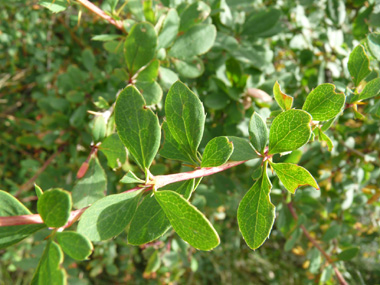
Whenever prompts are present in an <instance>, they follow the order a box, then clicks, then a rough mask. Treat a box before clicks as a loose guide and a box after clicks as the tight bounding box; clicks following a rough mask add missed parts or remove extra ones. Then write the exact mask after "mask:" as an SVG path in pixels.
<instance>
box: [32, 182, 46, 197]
mask: <svg viewBox="0 0 380 285" xmlns="http://www.w3.org/2000/svg"><path fill="white" fill-rule="evenodd" d="M34 191H36V195H37V198H38V199H39V198H40V197H41V196H42V194H43V193H44V191H42V189H41V187H40V186H38V185H37V184H36V183H34Z"/></svg>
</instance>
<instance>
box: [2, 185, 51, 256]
mask: <svg viewBox="0 0 380 285" xmlns="http://www.w3.org/2000/svg"><path fill="white" fill-rule="evenodd" d="M31 214H32V213H31V212H30V211H29V210H28V209H27V208H26V207H25V206H24V205H23V204H22V203H21V202H19V201H18V200H17V199H16V198H15V197H13V196H12V195H11V194H9V193H8V192H5V191H2V190H0V217H8V216H21V215H31ZM45 227H46V226H45V225H44V224H34V225H20V226H6V227H4V226H1V227H0V249H3V248H6V247H8V246H10V245H12V244H15V243H18V242H19V241H21V240H23V239H24V238H27V237H28V236H30V235H31V234H32V233H34V232H36V231H38V230H40V229H42V228H45Z"/></svg>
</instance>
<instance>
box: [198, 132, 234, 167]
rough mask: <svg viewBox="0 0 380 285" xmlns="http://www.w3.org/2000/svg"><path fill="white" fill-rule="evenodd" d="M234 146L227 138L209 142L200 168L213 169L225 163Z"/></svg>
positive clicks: (214, 139)
mask: <svg viewBox="0 0 380 285" xmlns="http://www.w3.org/2000/svg"><path fill="white" fill-rule="evenodd" d="M233 151H234V145H233V143H232V142H230V141H229V140H228V138H227V137H216V138H213V139H212V140H211V141H209V142H208V143H207V145H206V147H205V151H204V152H203V158H202V164H201V167H215V166H220V165H222V164H224V163H226V162H227V160H228V159H229V158H230V156H231V154H232V153H233Z"/></svg>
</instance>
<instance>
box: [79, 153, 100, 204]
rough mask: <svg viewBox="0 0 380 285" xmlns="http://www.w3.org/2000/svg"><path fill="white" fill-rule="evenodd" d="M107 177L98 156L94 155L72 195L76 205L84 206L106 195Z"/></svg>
mask: <svg viewBox="0 0 380 285" xmlns="http://www.w3.org/2000/svg"><path fill="white" fill-rule="evenodd" d="M106 190H107V177H106V174H105V172H104V170H103V168H102V166H101V165H100V163H99V160H98V158H96V157H92V158H91V160H90V162H89V167H88V170H87V172H86V174H85V175H84V177H83V178H82V179H80V180H79V181H78V182H77V184H75V186H74V188H73V190H72V195H73V202H74V207H76V208H84V207H87V206H88V205H90V204H92V203H94V202H95V201H97V200H99V199H101V198H103V197H104V195H105V192H106Z"/></svg>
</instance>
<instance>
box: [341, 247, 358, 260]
mask: <svg viewBox="0 0 380 285" xmlns="http://www.w3.org/2000/svg"><path fill="white" fill-rule="evenodd" d="M359 251H360V248H359V247H350V248H347V249H345V250H343V251H342V252H341V253H339V254H338V260H342V261H348V260H351V259H353V258H354V257H355V256H357V255H358V253H359Z"/></svg>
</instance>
